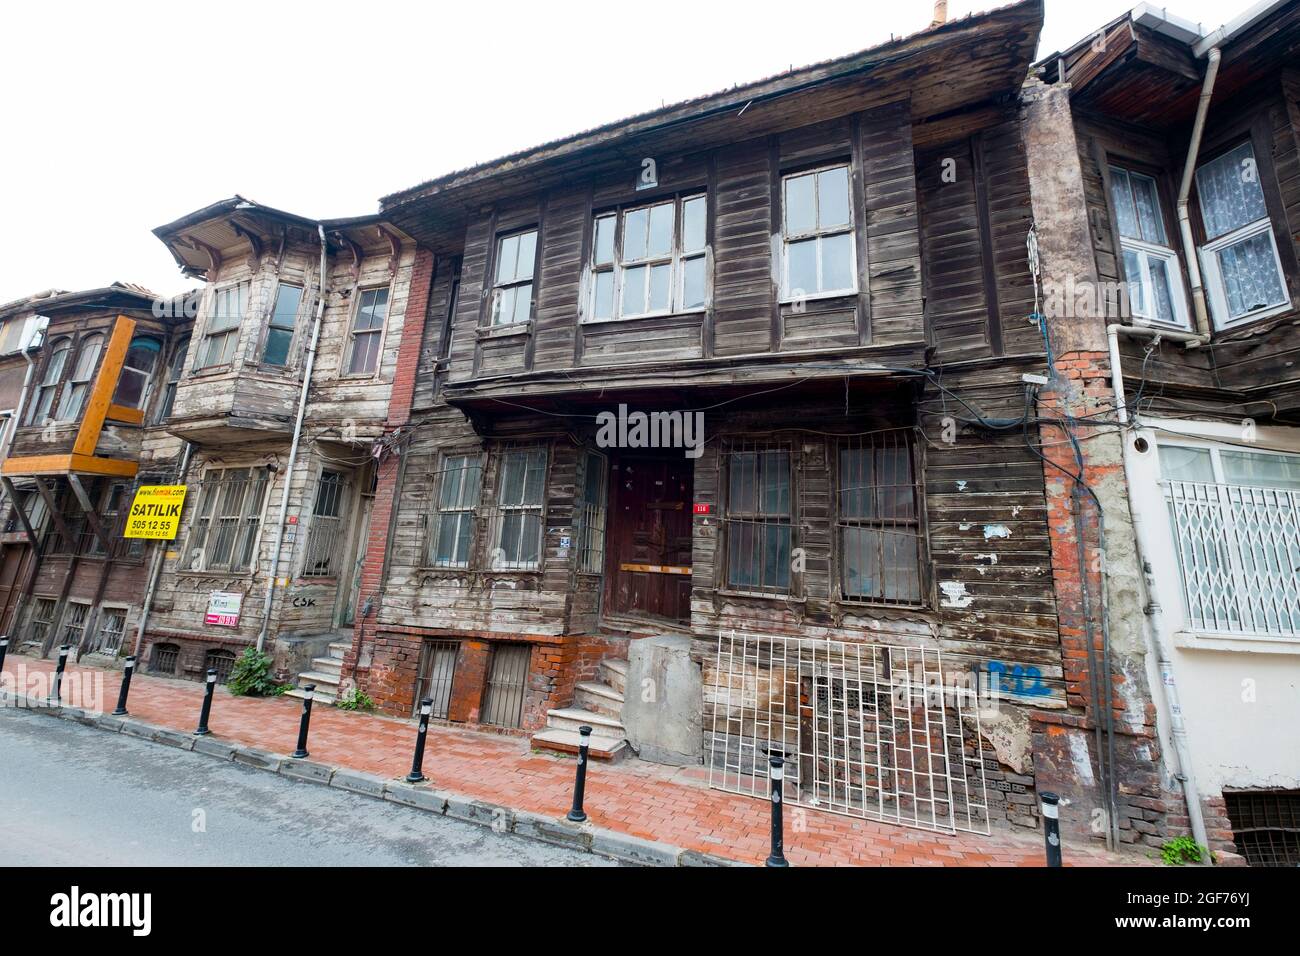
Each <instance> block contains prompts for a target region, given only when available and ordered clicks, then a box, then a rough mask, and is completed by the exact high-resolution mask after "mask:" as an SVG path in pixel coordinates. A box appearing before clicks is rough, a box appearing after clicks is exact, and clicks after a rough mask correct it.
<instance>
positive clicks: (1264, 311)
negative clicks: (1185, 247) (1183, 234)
mask: <svg viewBox="0 0 1300 956" xmlns="http://www.w3.org/2000/svg"><path fill="white" fill-rule="evenodd" d="M1259 177H1260V170H1259V167H1258V165H1257V164H1256V161H1255V151H1254V149H1253V148H1252V146H1251V144H1250V143H1242V144H1241V145H1240V146H1238V147H1236V148H1235V149H1232V150H1229V151H1228V152H1226V153H1224V154H1223V155H1222V156H1219V157H1218V158H1216V159H1212V160H1210V161H1209V162H1208V163H1203V164H1201V165H1200V166H1199V167H1198V168H1197V170H1196V192H1197V196H1198V197H1199V199H1200V206H1201V219H1202V221H1203V222H1204V224H1205V238H1206V243H1205V245H1203V246H1201V250H1200V252H1201V268H1202V269H1203V270H1204V272H1205V286H1206V290H1207V291H1208V292H1209V294H1210V305H1211V308H1212V309H1213V311H1214V319H1215V323H1216V324H1217V325H1218V326H1219V327H1220V328H1224V327H1226V326H1230V325H1237V324H1239V323H1242V322H1249V321H1251V320H1252V319H1257V318H1262V317H1263V316H1265V315H1270V314H1272V313H1274V312H1278V311H1281V310H1282V309H1284V308H1286V307H1287V306H1288V305H1290V302H1291V300H1290V297H1289V296H1288V294H1287V291H1286V283H1285V281H1284V280H1283V277H1282V262H1281V260H1280V259H1279V258H1278V253H1277V243H1276V241H1275V240H1274V238H1273V223H1272V221H1271V220H1270V219H1269V216H1268V208H1267V206H1266V204H1265V201H1264V190H1263V188H1262V187H1261V186H1260V182H1259Z"/></svg>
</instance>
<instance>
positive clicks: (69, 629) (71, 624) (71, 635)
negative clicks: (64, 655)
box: [62, 602, 90, 647]
mask: <svg viewBox="0 0 1300 956" xmlns="http://www.w3.org/2000/svg"><path fill="white" fill-rule="evenodd" d="M89 614H90V605H89V604H73V603H71V602H69V603H68V607H67V610H65V611H64V613H63V641H62V643H64V644H71V645H72V646H73V647H80V646H81V638H82V635H84V634H85V633H86V617H87V615H89Z"/></svg>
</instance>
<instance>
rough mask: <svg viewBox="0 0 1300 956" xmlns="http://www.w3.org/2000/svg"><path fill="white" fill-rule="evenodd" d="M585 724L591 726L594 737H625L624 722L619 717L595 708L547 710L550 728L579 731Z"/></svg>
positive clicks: (616, 738) (547, 720)
mask: <svg viewBox="0 0 1300 956" xmlns="http://www.w3.org/2000/svg"><path fill="white" fill-rule="evenodd" d="M583 724H586V725H587V726H589V727H590V728H591V735H592V737H604V738H611V737H612V738H614V739H615V740H622V739H623V723H622V721H620V720H619V719H618V718H617V717H611V716H609V715H608V714H599V713H596V712H595V711H594V710H583V709H582V708H581V707H560V708H557V709H556V710H548V711H547V712H546V728H547V729H548V730H569V731H572V732H573V733H577V732H578V728H579V727H581V726H582V725H583Z"/></svg>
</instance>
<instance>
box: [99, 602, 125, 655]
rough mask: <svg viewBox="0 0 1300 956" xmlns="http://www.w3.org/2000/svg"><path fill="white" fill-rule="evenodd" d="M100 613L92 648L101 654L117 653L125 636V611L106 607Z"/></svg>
mask: <svg viewBox="0 0 1300 956" xmlns="http://www.w3.org/2000/svg"><path fill="white" fill-rule="evenodd" d="M100 614H101V617H100V619H99V633H98V634H97V635H96V636H95V647H94V648H93V649H94V650H96V651H98V652H99V653H101V654H117V653H119V652H120V651H121V649H122V638H123V637H125V636H126V611H125V610H124V609H122V608H116V607H106V608H104V609H103V610H102V611H101V612H100Z"/></svg>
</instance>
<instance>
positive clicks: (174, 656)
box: [149, 644, 181, 674]
mask: <svg viewBox="0 0 1300 956" xmlns="http://www.w3.org/2000/svg"><path fill="white" fill-rule="evenodd" d="M180 656H181V649H180V648H179V647H178V646H177V645H175V644H155V645H153V647H152V648H150V649H149V671H150V673H153V674H175V673H176V663H177V661H179V660H180Z"/></svg>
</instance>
